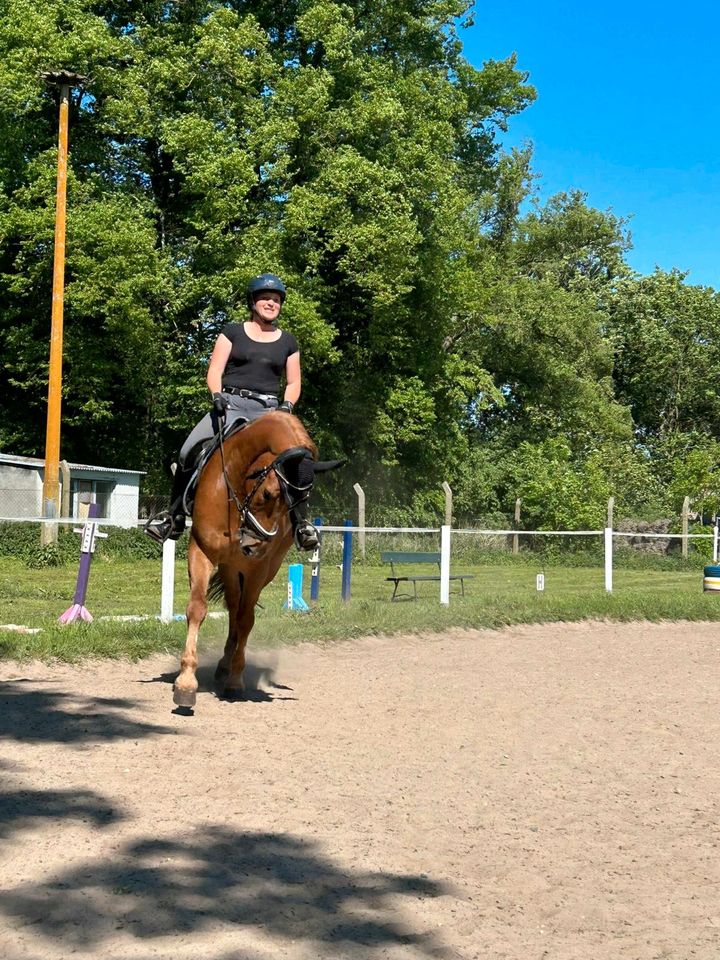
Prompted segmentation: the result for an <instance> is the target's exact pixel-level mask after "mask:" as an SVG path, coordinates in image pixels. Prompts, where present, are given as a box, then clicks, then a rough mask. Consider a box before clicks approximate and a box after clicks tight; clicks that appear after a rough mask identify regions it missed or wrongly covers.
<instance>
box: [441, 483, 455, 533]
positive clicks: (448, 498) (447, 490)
mask: <svg viewBox="0 0 720 960" xmlns="http://www.w3.org/2000/svg"><path fill="white" fill-rule="evenodd" d="M442 488H443V493H444V494H445V523H446V525H447V526H448V527H449V526H452V508H453V495H452V488H451V486H450V484H449V483H448V482H447V480H443V482H442Z"/></svg>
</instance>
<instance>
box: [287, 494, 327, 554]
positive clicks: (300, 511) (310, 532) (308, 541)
mask: <svg viewBox="0 0 720 960" xmlns="http://www.w3.org/2000/svg"><path fill="white" fill-rule="evenodd" d="M306 513H307V504H306V503H300V504H298V505H297V506H296V507H293V509H292V510H291V511H290V522H291V523H292V528H293V539H294V540H295V546H296V547H297V548H298V550H309V551H312V550H317V548H318V547H319V546H320V533H319V531H318V528H317V527H316V526H315V524H314V523H310V521H309V520H308V518H307V516H306Z"/></svg>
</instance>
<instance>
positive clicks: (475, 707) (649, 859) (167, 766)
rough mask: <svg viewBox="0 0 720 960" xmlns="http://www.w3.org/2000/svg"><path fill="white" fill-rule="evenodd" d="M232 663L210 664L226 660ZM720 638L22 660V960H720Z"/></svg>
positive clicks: (17, 688)
mask: <svg viewBox="0 0 720 960" xmlns="http://www.w3.org/2000/svg"><path fill="white" fill-rule="evenodd" d="M206 663H208V664H209V659H208V660H207V661H206ZM719 663H720V626H718V625H711V624H692V623H684V624H663V625H654V626H653V625H648V624H630V625H619V624H607V623H602V624H587V623H585V624H574V625H573V624H565V625H545V626H541V627H522V628H513V629H508V630H505V631H500V632H497V633H496V632H484V631H478V632H456V633H455V632H454V633H450V634H447V635H445V636H442V637H403V638H392V639H385V638H383V639H373V640H365V641H360V642H353V643H348V644H344V645H337V646H328V647H313V646H305V647H299V648H294V649H287V650H282V651H281V652H280V653H279V654H277V655H275V654H273V655H272V656H271V655H270V654H263V653H262V652H259V653H257V652H256V653H255V655H254V659H253V660H252V662H251V665H250V667H249V669H248V674H249V680H250V685H251V689H250V691H249V694H248V700H247V701H246V702H244V703H228V702H223V701H219V700H218V699H216V697H215V696H214V694H213V693H212V692H211V689H210V681H211V676H212V670H211V668H210V666H209V665H208V666H205V667H203V668H201V670H200V671H199V679H200V694H199V696H198V702H197V708H196V711H195V715H194V716H193V717H183V716H177V715H175V714H174V713H172V709H173V707H172V693H171V686H170V682H171V680H172V678H173V676H174V672H175V670H176V661H175V660H174V659H173V658H170V657H167V658H166V657H159V658H154V659H152V660H146V661H143V662H141V663H137V664H127V663H119V664H118V663H110V662H107V663H93V664H89V665H88V664H86V665H83V666H80V667H76V668H74V667H69V666H59V667H56V666H50V665H46V664H37V663H34V664H29V665H27V664H4V665H2V667H1V668H0V669H1V670H2V673H1V676H2V680H3V682H2V683H0V733H1V735H2V752H1V753H0V777H1V780H0V783H1V786H0V861H1V868H2V869H1V873H0V877H1V880H0V956H2V957H3V958H4V960H20V958H23V960H44V958H69V957H82V958H86V957H87V958H111V960H125V958H128V960H129V958H133V960H135V958H137V960H149V958H158V957H160V958H168V960H275V958H292V960H317V958H323V960H325V958H327V960H331V958H332V960H341V958H358V960H380V958H391V960H400V958H403V960H405V958H407V960H411V958H417V960H422V958H463V960H471V958H478V960H479V958H482V960H496V958H511V960H541V958H548V960H581V958H588V960H618V958H627V960H651V958H653V960H660V958H663V960H668V958H672V960H690V958H697V960H717V958H718V957H719V956H720V707H719V704H718V685H719V684H720V669H719Z"/></svg>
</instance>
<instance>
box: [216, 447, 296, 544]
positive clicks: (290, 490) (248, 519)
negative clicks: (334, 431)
mask: <svg viewBox="0 0 720 960" xmlns="http://www.w3.org/2000/svg"><path fill="white" fill-rule="evenodd" d="M220 456H221V459H222V470H223V476H224V477H225V486H226V487H227V491H228V507H229V505H230V504H231V503H234V504H235V506H236V507H237V510H238V513H239V514H240V529H239V530H238V533H237V536H238V537H241V536H242V534H243V533H249V534H250V535H251V536H253V537H256V538H257V539H259V540H262V541H263V542H267V541H268V540H272V538H273V537H274V536H275V535H276V534H277V532H278V527H275V528H274V529H273V530H266V529H265V527H263V525H262V524H261V523H260V521H259V520H258V519H257V517H256V516H255V515H254V514H253V512H252V510H251V509H250V504H251V503H252V499H253V497H254V496H255V494H256V493H257V492H258V490H259V489H260V487H261V486H262V485H263V483H264V482H265V480H267V478H268V476H269V475H270V474H271V473H273V472H274V473H275V476H276V477H277V479H278V483H279V485H280V489H281V490H282V494H283V497H284V499H285V503H286V504H287V507H288V511H290V510H292V509H294V508H295V507H297V506H298V505H299V504H300V503H302V502H303V501H304V500H307V498H308V497H309V496H310V491H311V490H312V485H313V481H312V479H311V480H310V482H309V483H306V484H302V483H300V482H298V483H293V482H292V481H291V480H289V479H288V477H287V475H286V473H285V471H284V470H283V464H285V463H286V462H287V461H288V460H297V459H299V458H302V459H305V458H306V457H307V458H308V459H312V454H311V452H310V450H308V448H307V447H290V448H289V449H288V450H283V452H282V453H281V454H279V455H278V456H277V457H275V459H274V460H273V461H272V463H269V464H268V465H267V466H266V467H261V468H260V469H259V470H253V472H252V473H249V474H248V475H247V477H246V479H247V480H254V481H255V484H254V486H253V488H252V490H251V491H250V493H249V494H248V495H247V496H246V497H245V499H244V500H243V501H242V502H240V498H239V497H238V495H237V494H236V493H235V490H234V489H233V486H232V484H231V483H230V477H229V476H228V472H227V468H226V466H225V451H224V449H223V444H222V442H221V443H220ZM298 472H299V471H298ZM228 519H229V517H228ZM228 526H229V524H228ZM228 535H229V534H228Z"/></svg>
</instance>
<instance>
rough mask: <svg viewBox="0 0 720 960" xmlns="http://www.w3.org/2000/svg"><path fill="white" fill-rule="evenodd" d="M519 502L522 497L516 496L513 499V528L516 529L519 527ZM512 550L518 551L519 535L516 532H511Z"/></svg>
mask: <svg viewBox="0 0 720 960" xmlns="http://www.w3.org/2000/svg"><path fill="white" fill-rule="evenodd" d="M521 503H522V499H521V498H520V497H518V498H517V499H516V500H515V529H516V530H517V529H518V528H519V527H520V504H521ZM512 552H513V553H519V552H520V537H519V536H518V535H517V533H514V534H513V539H512Z"/></svg>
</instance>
